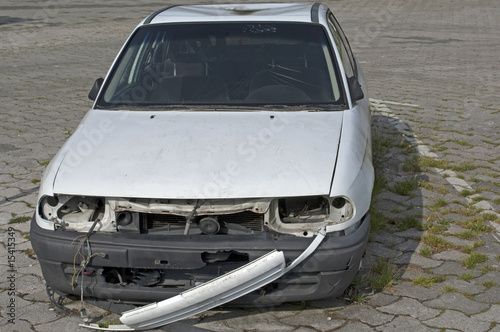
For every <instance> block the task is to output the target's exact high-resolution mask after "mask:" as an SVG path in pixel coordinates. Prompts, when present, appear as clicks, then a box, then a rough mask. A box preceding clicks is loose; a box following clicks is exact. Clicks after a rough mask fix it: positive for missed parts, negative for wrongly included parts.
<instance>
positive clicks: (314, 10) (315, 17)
mask: <svg viewBox="0 0 500 332" xmlns="http://www.w3.org/2000/svg"><path fill="white" fill-rule="evenodd" d="M320 6H321V4H320V3H319V2H316V3H315V4H314V5H312V7H311V21H312V22H314V23H319V7H320Z"/></svg>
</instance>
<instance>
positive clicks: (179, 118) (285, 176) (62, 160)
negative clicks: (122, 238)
mask: <svg viewBox="0 0 500 332" xmlns="http://www.w3.org/2000/svg"><path fill="white" fill-rule="evenodd" d="M343 113H344V112H343V111H322V112H319V111H200V110H186V111H184V110H183V111H116V110H96V109H92V110H90V111H89V112H88V113H87V115H86V116H85V118H84V119H83V120H82V122H81V124H80V125H79V127H78V128H77V129H76V131H75V133H74V134H73V135H72V136H71V138H70V139H69V140H68V141H67V143H66V145H65V146H64V147H63V148H62V149H61V151H60V155H59V156H58V157H56V158H55V160H54V161H55V162H53V163H51V166H49V167H51V168H52V170H48V173H52V174H54V179H53V191H54V193H63V194H74V195H86V196H101V197H137V198H171V199H174V198H175V199H178V198H187V199H199V198H252V197H286V196H288V197H290V196H308V195H328V194H329V193H330V187H331V183H332V177H333V174H334V169H335V164H336V156H337V150H338V146H339V140H340V135H341V129H342V120H343Z"/></svg>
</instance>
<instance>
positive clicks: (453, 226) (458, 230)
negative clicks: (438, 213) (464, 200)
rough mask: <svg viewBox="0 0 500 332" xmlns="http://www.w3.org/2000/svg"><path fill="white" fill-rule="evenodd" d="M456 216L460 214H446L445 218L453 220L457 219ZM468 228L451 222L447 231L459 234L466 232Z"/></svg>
mask: <svg viewBox="0 0 500 332" xmlns="http://www.w3.org/2000/svg"><path fill="white" fill-rule="evenodd" d="M456 216H460V215H456V214H447V215H445V216H444V217H443V218H446V219H452V220H457V217H456ZM460 217H462V219H465V218H464V217H463V216H460ZM465 230H466V229H465V228H463V227H462V226H459V225H457V224H450V225H449V226H448V229H447V230H446V231H445V233H446V234H451V235H454V234H459V233H462V232H464V231H465Z"/></svg>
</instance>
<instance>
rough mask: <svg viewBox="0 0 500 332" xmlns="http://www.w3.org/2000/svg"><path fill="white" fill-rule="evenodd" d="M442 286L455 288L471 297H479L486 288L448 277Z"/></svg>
mask: <svg viewBox="0 0 500 332" xmlns="http://www.w3.org/2000/svg"><path fill="white" fill-rule="evenodd" d="M440 285H441V287H442V288H445V287H454V288H456V289H457V290H458V291H459V292H465V293H467V294H471V295H477V294H479V293H482V292H484V290H485V287H483V286H479V285H477V283H476V282H468V281H465V280H461V279H458V278H456V277H447V278H446V280H445V281H444V282H442V283H440Z"/></svg>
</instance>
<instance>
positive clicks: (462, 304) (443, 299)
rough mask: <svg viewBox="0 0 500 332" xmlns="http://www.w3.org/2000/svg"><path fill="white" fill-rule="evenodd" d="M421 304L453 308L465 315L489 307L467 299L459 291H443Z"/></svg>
mask: <svg viewBox="0 0 500 332" xmlns="http://www.w3.org/2000/svg"><path fill="white" fill-rule="evenodd" d="M423 304H424V305H425V306H428V307H431V308H446V309H455V310H459V311H461V312H463V313H464V314H467V315H472V314H477V313H478V312H481V311H483V310H486V309H487V308H489V305H488V304H485V303H479V302H475V301H472V300H469V299H468V298H466V297H465V296H463V295H462V294H459V293H444V294H443V295H441V296H440V297H439V298H437V299H434V300H429V301H425V302H424V303H423Z"/></svg>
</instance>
